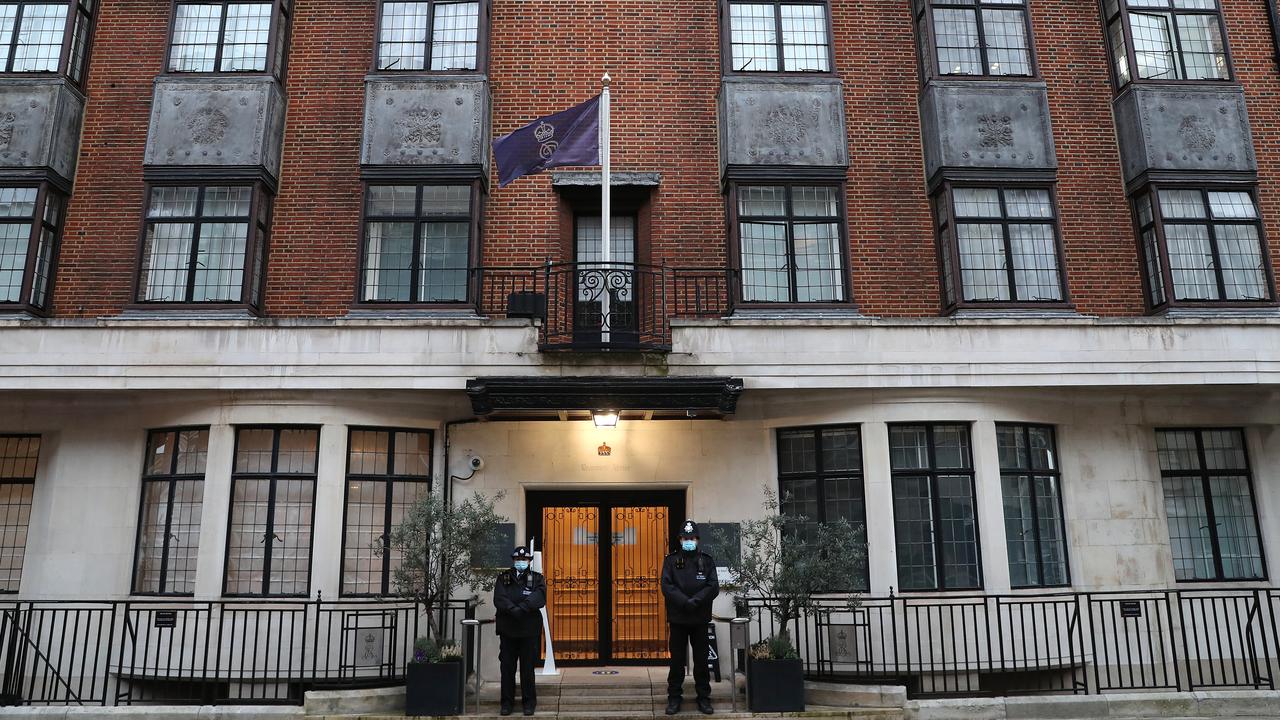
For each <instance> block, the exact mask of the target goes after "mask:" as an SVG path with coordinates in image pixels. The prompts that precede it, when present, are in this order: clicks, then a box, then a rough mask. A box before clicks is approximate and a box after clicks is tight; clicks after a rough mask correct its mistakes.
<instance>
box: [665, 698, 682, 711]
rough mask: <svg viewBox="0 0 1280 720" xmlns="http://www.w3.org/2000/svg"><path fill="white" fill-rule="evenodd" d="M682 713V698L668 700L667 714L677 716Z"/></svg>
mask: <svg viewBox="0 0 1280 720" xmlns="http://www.w3.org/2000/svg"><path fill="white" fill-rule="evenodd" d="M678 712H680V698H667V714H668V715H675V714H676V713H678Z"/></svg>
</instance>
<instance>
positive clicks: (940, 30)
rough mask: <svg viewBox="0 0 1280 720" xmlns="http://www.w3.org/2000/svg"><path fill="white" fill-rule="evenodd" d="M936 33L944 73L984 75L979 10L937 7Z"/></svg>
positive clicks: (934, 22) (934, 27) (941, 67)
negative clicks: (979, 31) (979, 45)
mask: <svg viewBox="0 0 1280 720" xmlns="http://www.w3.org/2000/svg"><path fill="white" fill-rule="evenodd" d="M933 36H934V38H935V42H937V44H938V71H939V72H941V73H942V74H944V75H981V74H982V56H981V54H980V53H979V50H978V17H977V14H976V11H974V10H969V9H958V8H945V9H944V8H937V9H935V10H934V11H933Z"/></svg>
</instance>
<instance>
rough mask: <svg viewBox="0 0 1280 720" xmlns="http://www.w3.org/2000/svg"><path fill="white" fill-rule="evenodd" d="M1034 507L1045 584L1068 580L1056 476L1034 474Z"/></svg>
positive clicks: (1064, 536)
mask: <svg viewBox="0 0 1280 720" xmlns="http://www.w3.org/2000/svg"><path fill="white" fill-rule="evenodd" d="M1035 483H1036V506H1037V511H1038V513H1039V522H1040V569H1041V572H1042V573H1043V575H1044V577H1043V578H1042V581H1043V582H1044V584H1045V585H1065V584H1066V583H1067V543H1066V535H1065V533H1064V532H1063V528H1062V493H1061V492H1060V491H1059V489H1058V478H1056V477H1052V476H1037V477H1036V479H1035Z"/></svg>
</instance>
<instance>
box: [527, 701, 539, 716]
mask: <svg viewBox="0 0 1280 720" xmlns="http://www.w3.org/2000/svg"><path fill="white" fill-rule="evenodd" d="M537 709H538V703H536V702H531V703H525V704H524V714H525V715H532V714H533V712H534V711H535V710H537Z"/></svg>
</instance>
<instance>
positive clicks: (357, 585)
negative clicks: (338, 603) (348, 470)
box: [342, 480, 387, 595]
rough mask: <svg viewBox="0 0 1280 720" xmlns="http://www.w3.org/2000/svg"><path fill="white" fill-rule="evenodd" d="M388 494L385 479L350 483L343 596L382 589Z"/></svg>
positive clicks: (364, 593)
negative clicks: (382, 553) (379, 552)
mask: <svg viewBox="0 0 1280 720" xmlns="http://www.w3.org/2000/svg"><path fill="white" fill-rule="evenodd" d="M386 494H387V483H386V481H384V480H352V481H349V482H348V483H347V514H346V533H345V534H346V553H345V555H344V557H343V560H342V593H343V594H344V595H374V594H379V593H381V592H382V557H381V556H380V555H379V554H378V550H379V548H380V547H381V546H382V545H383V543H384V542H385V534H386V514H385V513H386V501H387V498H386Z"/></svg>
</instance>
